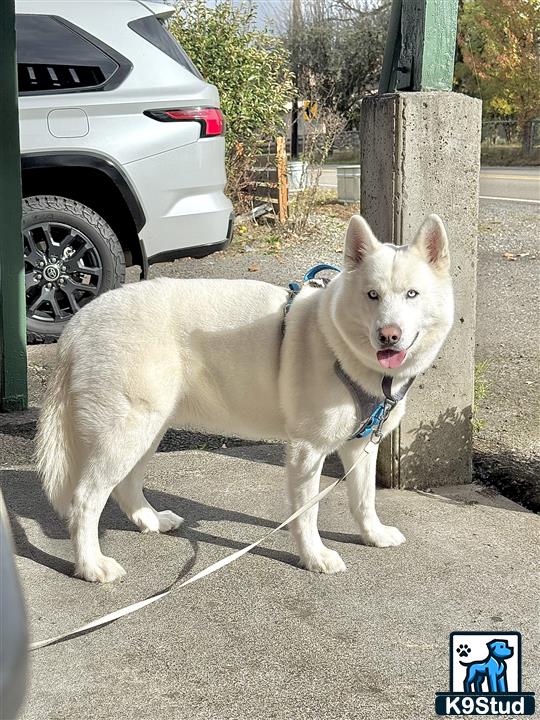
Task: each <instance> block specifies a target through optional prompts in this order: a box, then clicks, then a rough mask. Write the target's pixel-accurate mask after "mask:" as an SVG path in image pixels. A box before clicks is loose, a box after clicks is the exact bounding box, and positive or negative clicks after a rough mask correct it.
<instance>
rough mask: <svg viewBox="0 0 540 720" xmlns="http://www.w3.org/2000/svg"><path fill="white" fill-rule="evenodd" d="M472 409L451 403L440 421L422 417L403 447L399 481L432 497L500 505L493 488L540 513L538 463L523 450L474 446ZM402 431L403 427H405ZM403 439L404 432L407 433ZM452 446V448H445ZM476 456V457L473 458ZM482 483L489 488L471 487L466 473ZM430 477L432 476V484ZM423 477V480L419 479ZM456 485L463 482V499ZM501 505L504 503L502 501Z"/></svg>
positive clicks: (438, 418)
mask: <svg viewBox="0 0 540 720" xmlns="http://www.w3.org/2000/svg"><path fill="white" fill-rule="evenodd" d="M471 417H472V415H471V408H470V407H468V408H465V409H464V410H463V411H460V410H458V408H456V407H450V408H448V409H446V410H445V411H444V412H442V413H440V414H439V415H438V417H437V418H436V419H435V420H430V421H429V422H424V421H422V422H420V423H419V424H418V425H417V426H416V427H413V428H410V429H408V430H407V433H408V435H410V436H413V438H414V439H413V441H412V442H411V443H410V444H409V445H408V447H407V446H406V447H404V449H403V451H402V455H401V462H400V486H401V487H402V488H406V489H417V486H419V488H420V490H421V491H422V490H423V491H426V490H427V493H426V492H424V494H425V495H429V494H430V493H433V497H441V496H442V497H445V487H449V491H448V493H447V494H446V496H447V497H448V499H449V501H453V502H461V503H465V504H482V505H484V504H485V505H491V506H493V505H496V503H494V502H493V493H490V492H489V488H491V489H492V490H493V491H494V489H496V490H498V491H499V492H500V493H501V495H503V496H504V497H506V498H509V499H511V500H514V501H515V502H517V503H519V504H521V505H523V506H524V508H529V509H530V510H535V511H536V512H538V510H539V509H540V487H539V483H538V477H539V469H540V468H539V464H538V462H537V461H536V462H531V461H530V460H528V459H527V458H526V457H525V456H524V455H522V454H518V453H514V452H512V451H501V452H500V453H491V454H486V453H480V452H478V451H476V450H474V449H473V447H472V443H473V435H472V427H471ZM402 433H403V431H402ZM402 440H403V436H402ZM448 447H450V448H452V449H453V450H454V452H452V453H449V452H448V451H447V450H446V448H448ZM471 458H473V460H472V462H471ZM467 476H468V477H469V478H471V480H473V481H474V482H477V483H481V484H482V485H483V486H484V487H485V488H486V492H484V493H480V492H475V493H474V492H472V493H471V492H467V488H469V489H470V488H471V485H470V484H467V483H465V484H463V479H464V477H467ZM425 478H430V485H429V488H427V487H426V483H425ZM420 480H422V482H420ZM456 486H461V487H463V499H462V500H459V499H458V498H459V495H460V493H459V492H456ZM499 507H500V505H499ZM504 509H505V510H511V511H514V512H524V511H525V510H524V509H522V508H517V507H515V508H511V507H508V506H506V507H505V508H504Z"/></svg>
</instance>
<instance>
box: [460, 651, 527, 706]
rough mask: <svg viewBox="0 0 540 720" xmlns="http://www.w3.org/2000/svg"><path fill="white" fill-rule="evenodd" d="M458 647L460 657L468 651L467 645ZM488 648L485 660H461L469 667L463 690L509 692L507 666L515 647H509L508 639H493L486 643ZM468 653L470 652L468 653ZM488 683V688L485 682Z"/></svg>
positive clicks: (468, 691)
mask: <svg viewBox="0 0 540 720" xmlns="http://www.w3.org/2000/svg"><path fill="white" fill-rule="evenodd" d="M460 647H461V648H462V649H461V650H460V649H459V647H458V648H456V652H457V653H458V655H459V656H460V657H463V656H464V655H465V653H466V650H465V648H468V646H467V645H465V646H463V645H462V646H460ZM486 647H487V650H488V654H487V657H486V658H484V660H480V661H478V660H473V661H472V662H463V660H460V661H459V664H460V665H464V666H465V667H466V668H467V674H466V675H465V680H464V681H463V692H466V693H481V692H483V690H487V692H490V693H503V692H508V682H507V679H506V673H507V667H506V662H505V660H507V659H508V658H511V657H512V655H513V654H514V648H512V647H509V645H508V640H491V642H488V643H486ZM467 654H468V653H467ZM486 683H487V689H486V688H485V684H486Z"/></svg>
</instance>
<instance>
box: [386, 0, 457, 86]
mask: <svg viewBox="0 0 540 720" xmlns="http://www.w3.org/2000/svg"><path fill="white" fill-rule="evenodd" d="M457 14H458V0H393V3H392V12H391V15H390V23H389V28H388V35H387V39H386V48H385V53H384V62H383V68H382V72H381V81H380V83H379V94H382V93H389V92H390V93H392V92H395V91H396V90H402V91H406V90H410V91H417V92H419V91H426V90H452V83H453V77H454V54H455V49H456V32H457Z"/></svg>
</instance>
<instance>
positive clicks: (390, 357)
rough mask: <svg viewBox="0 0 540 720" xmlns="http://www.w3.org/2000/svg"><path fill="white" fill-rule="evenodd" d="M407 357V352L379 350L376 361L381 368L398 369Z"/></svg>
mask: <svg viewBox="0 0 540 720" xmlns="http://www.w3.org/2000/svg"><path fill="white" fill-rule="evenodd" d="M406 355H407V350H379V352H378V353H377V360H378V361H379V365H382V366H383V368H397V367H399V366H400V365H401V364H402V363H403V361H404V360H405V357H406Z"/></svg>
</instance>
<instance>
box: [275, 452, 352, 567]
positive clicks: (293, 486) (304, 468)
mask: <svg viewBox="0 0 540 720" xmlns="http://www.w3.org/2000/svg"><path fill="white" fill-rule="evenodd" d="M324 458H325V456H324V455H321V453H318V452H316V451H315V449H314V448H312V447H311V446H310V445H308V444H307V443H294V444H289V447H288V452H287V488H288V494H289V501H290V504H291V510H293V511H294V510H297V509H298V508H300V507H301V506H302V505H303V504H304V503H306V502H307V501H308V500H310V499H311V498H312V497H314V496H315V495H316V494H317V493H318V492H319V481H320V477H321V469H322V466H323V462H324ZM317 511H318V506H317V505H314V506H313V507H311V508H310V509H309V510H306V511H305V512H304V513H303V514H302V515H300V517H298V518H296V520H293V521H292V522H291V523H290V525H289V527H290V530H291V533H292V535H293V537H294V540H295V542H296V547H297V549H298V554H299V555H300V562H301V563H302V565H303V566H304V567H305V568H307V569H308V570H312V571H313V572H321V573H336V572H341V571H343V570H345V569H346V568H345V563H344V562H343V560H342V559H341V557H340V556H339V554H338V553H337V552H336V551H335V550H331V549H330V548H327V547H325V546H324V545H323V542H322V540H321V538H320V535H319V531H318V530H317Z"/></svg>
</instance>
